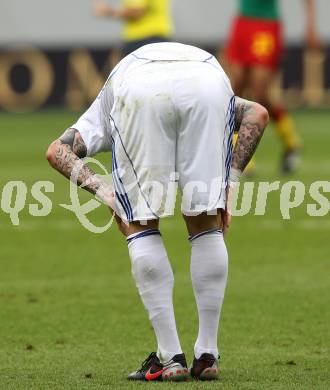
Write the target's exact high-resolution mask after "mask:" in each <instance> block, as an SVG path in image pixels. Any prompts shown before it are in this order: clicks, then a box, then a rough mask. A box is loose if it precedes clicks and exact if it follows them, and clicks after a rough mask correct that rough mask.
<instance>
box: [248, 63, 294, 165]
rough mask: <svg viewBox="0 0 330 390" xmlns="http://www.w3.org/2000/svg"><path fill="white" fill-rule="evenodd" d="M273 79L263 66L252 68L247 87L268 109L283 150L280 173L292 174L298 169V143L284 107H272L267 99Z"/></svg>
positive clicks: (270, 72) (291, 121) (270, 71)
mask: <svg viewBox="0 0 330 390" xmlns="http://www.w3.org/2000/svg"><path fill="white" fill-rule="evenodd" d="M273 77H274V71H273V70H271V69H269V68H266V67H263V66H257V67H254V68H253V69H251V74H250V85H249V86H250V88H251V92H252V94H253V98H254V99H255V100H256V101H257V102H260V104H262V105H263V106H265V107H266V108H267V109H268V111H269V114H270V117H271V119H272V120H273V121H274V124H275V131H276V133H277V135H278V136H279V138H280V140H281V142H282V145H283V149H284V153H283V161H282V171H283V172H292V171H295V170H296V169H297V168H298V164H299V158H298V157H299V156H298V152H299V149H300V141H299V137H298V135H297V133H296V130H295V127H294V123H293V120H292V118H291V117H290V116H289V114H288V112H287V111H286V110H285V108H284V107H281V106H277V105H274V103H273V102H272V101H271V100H270V99H269V88H270V85H271V82H272V80H273Z"/></svg>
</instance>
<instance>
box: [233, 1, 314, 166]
mask: <svg viewBox="0 0 330 390" xmlns="http://www.w3.org/2000/svg"><path fill="white" fill-rule="evenodd" d="M304 2H305V9H306V28H305V31H306V43H307V45H308V46H310V47H312V48H319V46H320V43H319V39H318V36H317V32H316V26H315V20H316V17H315V2H314V0H304ZM278 3H279V2H278V0H239V11H238V16H237V17H236V18H235V20H234V22H233V25H232V29H231V35H230V38H229V41H228V45H227V48H226V57H227V61H228V63H229V74H230V79H231V82H232V86H233V89H234V91H235V93H236V94H237V95H239V96H242V95H244V90H245V89H246V88H248V89H249V90H250V91H251V95H252V97H253V99H254V100H255V101H258V102H260V103H261V104H263V105H264V106H265V107H267V109H268V111H269V113H270V116H271V119H272V120H273V121H274V124H275V129H276V133H277V134H278V136H279V137H280V139H281V141H282V145H283V149H284V152H283V159H282V166H281V169H282V172H293V171H295V170H296V169H297V168H298V165H299V149H300V147H301V144H300V140H299V137H298V135H297V133H296V130H295V127H294V123H293V121H292V118H291V117H290V115H289V114H288V112H287V110H286V109H285V107H284V106H283V105H277V104H274V103H273V102H271V100H270V99H269V89H270V85H271V82H272V81H273V78H274V76H275V74H276V72H277V70H278V68H279V65H280V61H281V58H282V52H283V38H282V22H281V20H280V13H279V9H278V8H279V4H278Z"/></svg>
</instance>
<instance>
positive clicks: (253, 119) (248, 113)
mask: <svg viewBox="0 0 330 390" xmlns="http://www.w3.org/2000/svg"><path fill="white" fill-rule="evenodd" d="M268 121H269V116H268V112H267V110H266V109H265V108H264V107H263V106H261V105H260V104H258V103H254V102H250V101H248V100H245V99H241V98H239V97H237V98H236V107H235V131H237V132H238V138H237V142H236V145H235V148H234V153H233V160H232V168H234V169H237V170H239V171H241V172H243V171H244V169H245V167H246V166H247V164H248V163H249V161H250V160H251V158H252V156H253V154H254V152H255V151H256V149H257V146H258V144H259V142H260V140H261V137H262V135H263V132H264V130H265V127H266V126H267V124H268Z"/></svg>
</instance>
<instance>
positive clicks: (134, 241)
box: [126, 220, 188, 381]
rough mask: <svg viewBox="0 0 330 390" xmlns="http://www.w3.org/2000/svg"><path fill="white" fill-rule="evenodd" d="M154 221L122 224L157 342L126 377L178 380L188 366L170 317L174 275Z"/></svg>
mask: <svg viewBox="0 0 330 390" xmlns="http://www.w3.org/2000/svg"><path fill="white" fill-rule="evenodd" d="M158 224H159V221H158V220H151V221H147V222H146V223H145V224H140V223H139V222H133V223H130V224H129V225H128V226H127V228H126V236H127V237H126V238H127V243H128V250H129V255H130V258H131V261H132V274H133V277H134V279H135V282H136V286H137V288H138V290H139V294H140V296H141V299H142V301H143V304H144V306H145V308H146V309H147V312H148V315H149V319H150V321H151V322H152V325H153V328H154V331H155V334H156V338H157V343H158V351H157V354H156V353H152V354H150V355H149V357H148V358H147V359H146V360H145V361H144V362H143V364H142V367H141V368H140V369H139V370H137V371H135V372H133V373H132V374H130V375H129V376H128V379H131V380H173V381H182V380H185V379H186V378H187V376H188V369H187V363H186V359H185V356H184V354H183V353H182V349H181V345H180V341H179V337H178V333H177V329H176V323H175V317H174V309H173V284H174V277H173V272H172V268H171V265H170V262H169V260H168V257H167V253H166V249H165V247H164V244H163V240H162V238H161V234H160V232H159V230H158Z"/></svg>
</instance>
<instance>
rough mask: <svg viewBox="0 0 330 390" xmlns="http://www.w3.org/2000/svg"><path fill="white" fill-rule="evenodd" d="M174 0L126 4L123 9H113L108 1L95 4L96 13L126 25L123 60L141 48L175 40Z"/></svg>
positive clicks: (141, 0) (133, 0)
mask: <svg viewBox="0 0 330 390" xmlns="http://www.w3.org/2000/svg"><path fill="white" fill-rule="evenodd" d="M170 2H171V0H122V6H121V7H113V6H112V5H110V4H108V3H107V2H106V1H104V0H95V1H94V13H95V14H96V15H97V16H100V17H109V18H113V19H117V20H118V19H119V20H123V21H124V31H123V41H124V46H123V49H122V55H123V57H125V56H127V55H128V54H130V53H132V52H133V51H135V50H137V49H138V48H139V47H141V46H143V45H146V44H149V43H157V42H166V41H170V40H171V36H172V30H173V27H172V21H171V16H170Z"/></svg>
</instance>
